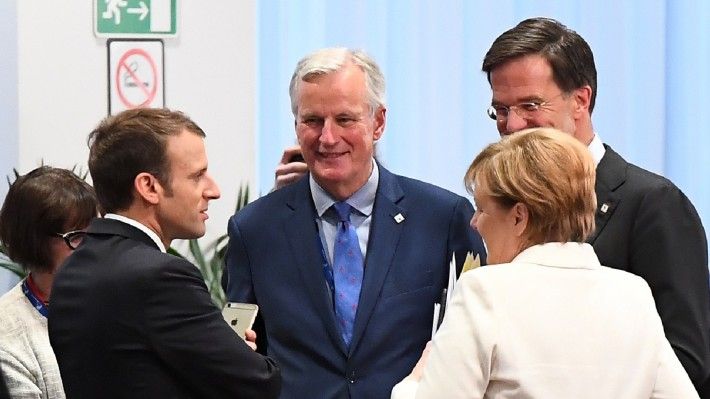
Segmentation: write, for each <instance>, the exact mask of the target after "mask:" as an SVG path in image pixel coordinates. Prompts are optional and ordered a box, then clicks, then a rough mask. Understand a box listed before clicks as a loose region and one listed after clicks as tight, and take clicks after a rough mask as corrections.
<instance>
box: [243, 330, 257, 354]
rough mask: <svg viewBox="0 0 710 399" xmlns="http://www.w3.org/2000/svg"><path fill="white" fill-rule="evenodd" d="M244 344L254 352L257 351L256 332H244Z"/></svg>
mask: <svg viewBox="0 0 710 399" xmlns="http://www.w3.org/2000/svg"><path fill="white" fill-rule="evenodd" d="M244 342H246V343H247V345H249V347H250V348H251V349H252V350H253V351H256V332H254V330H249V329H247V330H246V331H244Z"/></svg>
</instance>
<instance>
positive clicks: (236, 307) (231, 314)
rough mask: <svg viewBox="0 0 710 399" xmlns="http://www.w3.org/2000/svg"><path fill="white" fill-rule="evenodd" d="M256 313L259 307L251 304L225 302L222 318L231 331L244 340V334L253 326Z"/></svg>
mask: <svg viewBox="0 0 710 399" xmlns="http://www.w3.org/2000/svg"><path fill="white" fill-rule="evenodd" d="M258 311H259V306H257V305H255V304H253V303H239V302H227V304H226V305H225V306H224V309H222V317H224V320H225V321H226V322H227V324H229V326H230V327H232V330H234V332H236V333H237V335H239V336H240V337H241V338H242V339H244V333H245V331H246V330H247V329H250V328H251V327H252V325H253V324H254V319H256V313H257V312H258Z"/></svg>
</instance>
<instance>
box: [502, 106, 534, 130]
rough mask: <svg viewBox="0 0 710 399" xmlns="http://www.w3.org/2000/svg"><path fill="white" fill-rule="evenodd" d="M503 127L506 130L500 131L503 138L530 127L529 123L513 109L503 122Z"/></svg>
mask: <svg viewBox="0 0 710 399" xmlns="http://www.w3.org/2000/svg"><path fill="white" fill-rule="evenodd" d="M502 126H503V128H504V129H503V130H500V129H499V131H500V134H501V136H507V135H510V134H513V133H515V132H517V131H520V130H523V129H525V128H526V127H528V121H527V120H526V119H525V118H522V117H521V116H520V115H518V113H517V112H515V111H514V110H512V109H511V110H510V112H508V117H507V118H506V119H505V120H504V121H503V123H502Z"/></svg>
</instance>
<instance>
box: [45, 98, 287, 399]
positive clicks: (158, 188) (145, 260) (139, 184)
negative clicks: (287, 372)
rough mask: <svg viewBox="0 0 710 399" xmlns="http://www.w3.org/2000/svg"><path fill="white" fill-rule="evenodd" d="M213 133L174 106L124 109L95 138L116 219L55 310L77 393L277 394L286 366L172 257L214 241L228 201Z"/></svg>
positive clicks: (80, 262)
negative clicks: (214, 218)
mask: <svg viewBox="0 0 710 399" xmlns="http://www.w3.org/2000/svg"><path fill="white" fill-rule="evenodd" d="M204 137H205V134H204V132H203V131H202V129H200V128H199V127H198V126H197V125H196V124H195V123H194V122H193V121H192V120H190V119H189V118H188V117H187V116H185V115H184V114H182V113H180V112H173V111H170V110H166V109H136V110H130V111H124V112H123V113H120V114H118V115H116V116H112V117H109V118H107V119H105V120H104V121H103V122H102V123H101V124H100V125H99V126H98V127H97V128H96V129H95V130H94V131H93V132H92V133H91V135H90V136H89V141H90V153H89V171H90V172H91V177H92V179H93V182H94V187H95V189H96V194H97V197H98V199H99V203H100V205H101V207H102V208H103V209H104V210H105V211H106V212H107V214H106V215H105V218H103V219H95V220H94V221H93V222H91V224H90V225H89V228H88V229H87V232H86V237H85V238H84V241H83V242H82V244H81V245H80V246H79V248H78V249H77V250H76V251H75V252H74V253H73V254H72V256H71V257H70V258H69V259H68V260H67V261H66V262H65V263H64V265H63V267H62V268H61V270H60V272H59V274H58V275H57V277H56V279H55V281H54V288H53V290H52V308H51V312H50V313H49V336H50V341H51V343H52V347H53V348H54V351H55V353H56V356H57V361H58V363H59V369H60V371H61V374H62V380H63V383H64V388H65V391H66V394H67V397H70V398H99V397H102V398H168V397H169V398H275V397H277V396H278V394H279V391H280V386H281V378H280V371H279V369H278V367H276V365H275V364H274V362H273V361H272V360H271V359H269V358H266V357H263V356H262V355H260V354H258V353H256V352H254V351H253V350H252V348H255V345H254V343H253V342H249V343H245V342H244V341H243V340H241V339H240V338H239V337H238V336H237V334H235V333H234V331H233V330H232V329H231V328H230V327H229V326H228V325H227V323H226V322H225V321H224V319H223V318H222V315H221V312H220V310H219V309H218V308H217V307H216V306H215V305H214V304H213V303H212V301H211V299H210V295H209V293H208V292H207V287H206V286H205V283H204V280H203V278H202V275H201V274H200V272H199V271H198V270H197V268H196V267H195V266H194V265H192V264H191V263H190V262H188V261H186V260H184V259H182V258H179V257H176V256H172V255H169V254H166V253H165V252H166V248H169V246H170V243H171V241H172V240H173V239H177V238H183V239H189V238H198V237H201V236H202V235H204V233H205V220H206V219H207V208H208V203H209V201H211V200H213V199H217V198H219V195H220V193H219V188H218V187H217V184H216V183H215V181H214V180H213V179H212V177H211V176H210V174H209V173H208V172H207V156H206V154H205V145H204ZM247 339H248V340H250V341H254V340H255V336H254V333H253V331H252V332H250V334H249V336H248V337H247ZM250 346H252V348H250Z"/></svg>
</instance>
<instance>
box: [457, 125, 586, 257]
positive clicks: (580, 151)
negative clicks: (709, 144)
mask: <svg viewBox="0 0 710 399" xmlns="http://www.w3.org/2000/svg"><path fill="white" fill-rule="evenodd" d="M595 177H596V173H595V165H594V161H593V160H592V156H591V154H590V153H589V150H588V149H587V148H586V147H585V146H584V145H583V144H582V143H580V142H579V141H577V140H576V139H575V138H573V137H572V136H570V135H568V134H565V133H563V132H560V131H559V130H556V129H551V128H534V129H527V130H523V131H520V132H517V133H515V134H513V135H510V136H508V137H505V138H503V139H502V140H500V141H499V142H497V143H494V144H490V145H488V146H487V147H486V148H485V149H484V150H483V151H481V153H480V154H478V156H476V159H474V160H473V162H472V163H471V166H469V168H468V171H467V172H466V176H465V177H464V182H465V184H466V188H467V190H468V191H469V192H470V193H473V190H474V187H475V189H476V191H478V192H479V193H480V192H483V193H485V194H488V195H490V196H491V197H493V199H494V200H495V201H496V202H497V203H498V204H499V205H501V206H503V207H505V208H508V209H509V208H510V207H512V206H513V205H515V204H516V203H522V204H524V205H525V206H526V207H527V209H528V224H527V227H526V231H525V235H526V239H527V240H528V243H529V244H530V245H535V244H542V243H546V242H568V241H573V242H584V240H586V238H587V237H588V236H589V234H591V232H592V231H593V230H594V213H595V210H596V206H597V199H596V195H595V193H594V180H595Z"/></svg>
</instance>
